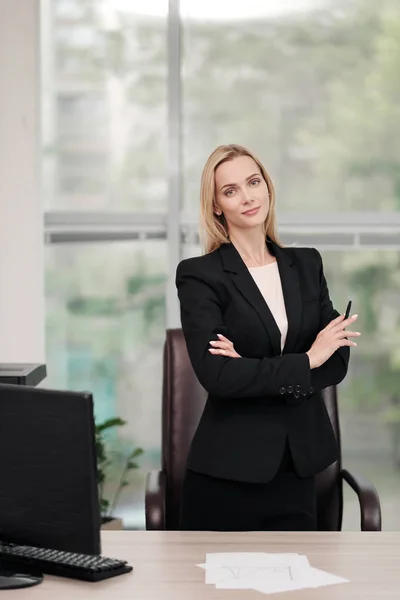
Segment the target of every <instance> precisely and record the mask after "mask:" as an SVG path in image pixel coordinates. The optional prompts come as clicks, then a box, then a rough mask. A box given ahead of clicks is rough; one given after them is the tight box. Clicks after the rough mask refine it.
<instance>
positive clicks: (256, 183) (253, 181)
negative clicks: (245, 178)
mask: <svg viewBox="0 0 400 600" xmlns="http://www.w3.org/2000/svg"><path fill="white" fill-rule="evenodd" d="M260 181H261V179H258V177H257V178H256V179H252V180H251V181H250V184H251V185H252V186H253V187H256V186H257V185H258V184H259V183H260ZM253 184H255V185H253Z"/></svg>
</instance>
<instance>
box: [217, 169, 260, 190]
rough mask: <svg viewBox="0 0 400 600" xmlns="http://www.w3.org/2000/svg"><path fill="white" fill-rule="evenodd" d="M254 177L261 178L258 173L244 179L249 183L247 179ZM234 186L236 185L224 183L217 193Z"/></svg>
mask: <svg viewBox="0 0 400 600" xmlns="http://www.w3.org/2000/svg"><path fill="white" fill-rule="evenodd" d="M256 175H257V176H258V177H261V174H260V173H253V175H249V177H246V181H249V179H252V178H253V177H255V176H256ZM235 185H236V183H226V184H225V185H223V186H222V187H221V188H220V190H219V191H220V192H222V190H223V189H224V188H226V187H234V186H235Z"/></svg>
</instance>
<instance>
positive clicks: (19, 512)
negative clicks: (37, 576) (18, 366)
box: [0, 384, 100, 554]
mask: <svg viewBox="0 0 400 600" xmlns="http://www.w3.org/2000/svg"><path fill="white" fill-rule="evenodd" d="M0 540H4V541H9V542H14V543H17V544H26V545H30V546H39V547H43V548H54V549H60V550H68V551H71V552H82V553H86V554H100V511H99V504H98V490H97V480H96V454H95V431H94V417H93V399H92V396H91V394H88V393H78V392H62V391H56V390H47V389H38V388H33V387H26V386H19V385H5V384H3V385H2V384H0Z"/></svg>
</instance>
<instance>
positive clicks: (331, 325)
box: [325, 315, 344, 330]
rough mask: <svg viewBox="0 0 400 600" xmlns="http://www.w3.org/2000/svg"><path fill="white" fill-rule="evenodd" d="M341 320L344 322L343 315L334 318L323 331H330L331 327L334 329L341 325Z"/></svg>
mask: <svg viewBox="0 0 400 600" xmlns="http://www.w3.org/2000/svg"><path fill="white" fill-rule="evenodd" d="M343 320H344V315H339V316H338V317H336V319H332V321H330V323H328V325H327V326H326V327H325V329H326V330H328V329H332V328H333V327H335V326H336V325H338V324H339V323H341V322H342V321H343Z"/></svg>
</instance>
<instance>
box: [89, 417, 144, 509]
mask: <svg viewBox="0 0 400 600" xmlns="http://www.w3.org/2000/svg"><path fill="white" fill-rule="evenodd" d="M123 425H126V421H124V420H123V419H120V418H119V417H114V418H111V419H107V420H106V421H104V422H103V423H100V424H99V425H96V428H95V434H96V457H97V483H98V488H99V503H100V512H101V515H102V517H103V518H105V517H110V516H111V515H112V511H113V509H114V508H115V506H116V503H117V501H118V498H119V496H120V494H121V491H122V490H123V488H124V487H126V486H127V485H129V481H128V475H129V471H131V470H132V469H137V468H138V466H139V465H138V463H137V462H136V459H137V458H139V456H141V454H143V449H142V448H134V449H133V450H132V451H131V452H130V453H129V454H128V456H127V457H125V464H124V466H123V468H122V473H121V475H120V477H119V481H118V486H117V489H116V492H115V494H114V497H113V498H112V500H109V499H107V498H105V496H104V484H105V482H106V479H107V471H108V469H109V468H110V467H111V466H112V462H113V461H112V452H111V451H110V447H109V444H107V440H106V437H105V436H106V433H107V432H108V431H109V430H110V429H112V428H114V427H122V426H123Z"/></svg>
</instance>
